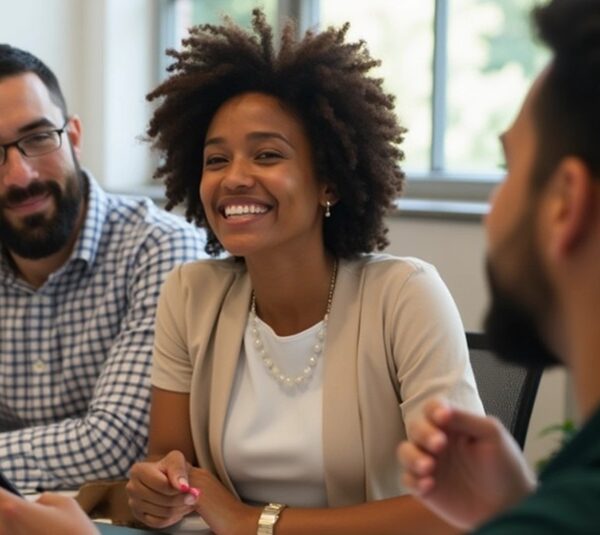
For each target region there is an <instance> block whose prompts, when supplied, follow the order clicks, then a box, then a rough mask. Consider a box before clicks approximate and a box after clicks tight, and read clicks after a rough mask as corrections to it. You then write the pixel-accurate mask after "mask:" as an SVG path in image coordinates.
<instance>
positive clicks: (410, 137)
mask: <svg viewBox="0 0 600 535" xmlns="http://www.w3.org/2000/svg"><path fill="white" fill-rule="evenodd" d="M171 4H172V5H171V10H172V13H174V14H175V15H174V17H173V23H174V24H173V27H174V28H175V30H174V35H176V36H177V38H178V39H177V38H176V39H175V42H178V40H180V38H181V36H182V34H184V33H185V28H187V27H188V26H190V25H192V24H198V23H202V22H218V21H219V20H220V16H221V15H222V14H223V13H227V14H229V15H230V16H231V17H232V18H233V19H234V20H236V21H237V22H239V23H241V24H244V25H248V24H249V20H250V11H251V9H252V8H253V7H255V6H256V5H261V6H262V7H263V8H264V9H265V12H266V14H267V17H268V18H269V20H270V21H271V23H272V24H274V26H275V27H276V28H277V23H278V21H280V20H282V19H283V18H285V17H286V16H288V15H291V16H293V17H295V18H296V19H297V20H299V21H300V24H299V26H300V30H301V31H304V30H305V29H306V28H308V27H319V26H321V27H325V26H329V25H336V26H339V25H340V24H342V23H344V22H346V21H350V23H351V28H350V32H349V35H350V38H352V39H364V40H365V41H366V42H367V45H368V47H369V50H370V51H371V54H372V55H373V56H374V57H375V58H378V59H381V60H382V65H381V67H379V69H378V71H376V72H375V74H376V75H378V76H381V77H382V78H383V79H384V87H385V89H386V90H387V91H389V92H391V93H393V94H395V95H396V111H397V113H398V116H399V118H400V120H401V122H402V124H403V125H404V126H406V127H407V128H408V133H407V136H406V140H405V142H404V144H403V150H404V152H405V161H404V162H403V164H402V165H403V168H404V169H405V170H406V172H407V175H408V176H409V187H408V193H409V195H412V196H416V197H427V198H439V199H462V200H485V198H487V194H488V192H489V190H490V189H491V187H492V186H493V185H494V184H495V183H496V182H497V181H498V180H499V179H500V178H501V176H502V166H503V164H502V153H501V150H500V144H499V143H498V134H500V133H501V132H502V131H503V130H505V129H506V128H507V127H508V126H509V124H510V122H511V121H512V119H513V118H514V115H515V113H516V111H517V110H518V108H519V106H520V104H521V102H522V100H523V97H524V95H525V93H526V91H527V89H528V87H529V85H530V83H531V81H532V80H533V78H534V77H535V75H536V74H537V73H538V72H539V70H540V69H541V68H542V67H543V65H544V63H545V61H546V60H547V55H546V53H545V51H543V50H542V49H541V47H539V46H537V45H536V44H535V42H534V40H533V39H532V35H531V31H530V26H529V12H530V10H531V8H532V7H533V6H534V5H535V4H539V0H287V1H285V0H263V1H262V2H257V1H256V0H172V2H171Z"/></svg>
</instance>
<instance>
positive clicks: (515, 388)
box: [467, 332, 543, 449]
mask: <svg viewBox="0 0 600 535" xmlns="http://www.w3.org/2000/svg"><path fill="white" fill-rule="evenodd" d="M467 345H468V346H469V355H470V357H471V366H472V367H473V372H474V374H475V381H476V382H477V388H478V389H479V395H480V397H481V401H482V402H483V407H484V409H485V412H486V414H490V415H493V416H496V417H497V418H498V419H499V420H500V421H501V422H502V423H503V424H504V425H505V427H506V428H507V429H508V430H509V431H510V432H511V433H512V435H513V437H514V438H515V440H516V441H517V442H518V444H519V446H521V449H523V446H524V445H525V438H526V437H527V428H528V426H529V419H530V418H531V412H532V410H533V403H534V401H535V396H536V394H537V390H538V386H539V384H540V379H541V378H542V371H543V370H542V369H541V368H534V369H528V368H525V367H524V366H518V365H516V364H509V363H506V362H504V361H502V360H500V359H499V358H498V357H497V356H496V355H494V353H493V352H492V351H491V349H490V348H489V345H488V343H487V340H486V337H485V335H484V334H482V333H474V332H468V333H467Z"/></svg>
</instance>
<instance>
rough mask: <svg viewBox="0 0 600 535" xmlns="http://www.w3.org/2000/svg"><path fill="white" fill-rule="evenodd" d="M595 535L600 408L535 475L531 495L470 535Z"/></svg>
mask: <svg viewBox="0 0 600 535" xmlns="http://www.w3.org/2000/svg"><path fill="white" fill-rule="evenodd" d="M550 534H552V535H554V534H556V535H583V534H586V535H600V409H598V410H596V413H595V414H594V415H593V416H592V417H591V418H590V419H589V420H588V422H587V423H586V424H585V426H584V427H583V428H582V429H581V430H580V431H579V432H578V433H577V434H576V435H575V437H573V439H572V440H571V442H569V444H567V445H566V446H565V447H564V448H563V449H562V451H560V452H559V453H558V454H557V455H556V457H555V458H554V459H553V460H551V461H550V463H549V464H548V466H547V467H546V469H545V470H544V471H543V472H542V474H541V475H540V484H539V487H538V489H537V490H536V492H534V493H533V494H532V495H531V496H529V497H528V498H527V499H525V500H523V501H522V502H521V503H520V504H519V505H517V506H515V507H514V508H512V509H510V510H508V511H507V512H506V513H504V514H503V515H501V516H499V517H497V518H496V519H494V520H492V521H491V522H489V523H487V524H485V525H483V526H481V527H480V528H479V529H478V530H477V531H476V532H475V533H474V535H550Z"/></svg>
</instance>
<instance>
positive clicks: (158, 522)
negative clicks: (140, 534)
mask: <svg viewBox="0 0 600 535" xmlns="http://www.w3.org/2000/svg"><path fill="white" fill-rule="evenodd" d="M190 469H191V466H190V465H189V464H188V463H187V461H186V460H185V457H184V456H183V454H182V453H181V452H179V451H172V452H170V453H168V454H167V455H166V456H165V457H163V458H162V459H161V460H160V461H156V462H140V463H136V464H134V465H133V467H132V468H131V471H130V472H129V482H128V483H127V493H128V494H129V506H130V507H131V510H132V512H133V515H134V516H135V518H137V519H138V520H139V521H141V522H143V523H144V524H146V525H148V526H150V527H153V528H165V527H167V526H170V525H172V524H175V523H176V522H179V521H180V520H181V519H182V518H183V517H184V516H185V515H187V514H188V513H190V512H191V511H193V510H194V506H195V505H196V498H197V493H196V492H195V490H194V491H192V490H191V488H190V486H189V472H190Z"/></svg>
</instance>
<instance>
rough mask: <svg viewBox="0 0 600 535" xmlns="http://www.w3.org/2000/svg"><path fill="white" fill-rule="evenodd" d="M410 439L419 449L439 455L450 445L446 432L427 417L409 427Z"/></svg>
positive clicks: (417, 420) (415, 421)
mask: <svg viewBox="0 0 600 535" xmlns="http://www.w3.org/2000/svg"><path fill="white" fill-rule="evenodd" d="M408 438H409V439H410V441H411V442H413V443H414V444H416V445H417V446H418V447H419V448H421V449H423V450H425V451H428V452H430V453H432V454H439V453H441V451H442V450H443V449H444V447H445V446H446V445H447V443H448V438H447V436H446V432H445V431H444V430H442V429H440V428H439V427H438V426H437V425H436V424H435V423H433V422H432V421H431V420H430V419H429V418H428V417H427V415H426V416H425V418H419V419H416V420H413V421H412V422H410V424H409V425H408Z"/></svg>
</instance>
